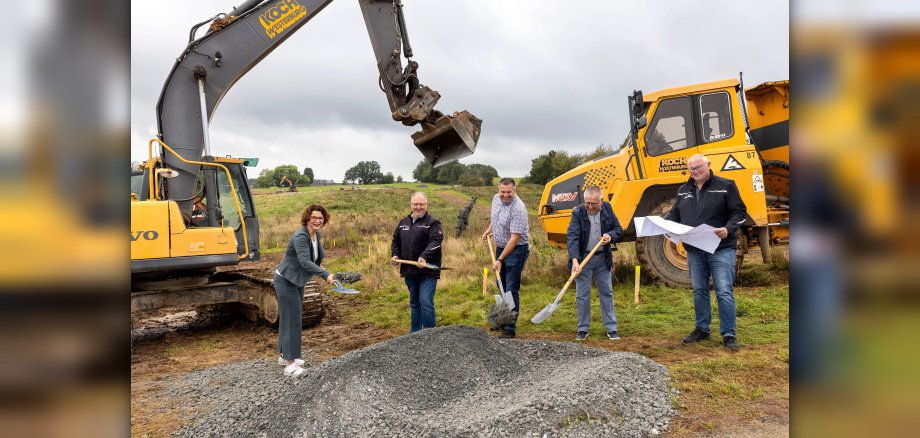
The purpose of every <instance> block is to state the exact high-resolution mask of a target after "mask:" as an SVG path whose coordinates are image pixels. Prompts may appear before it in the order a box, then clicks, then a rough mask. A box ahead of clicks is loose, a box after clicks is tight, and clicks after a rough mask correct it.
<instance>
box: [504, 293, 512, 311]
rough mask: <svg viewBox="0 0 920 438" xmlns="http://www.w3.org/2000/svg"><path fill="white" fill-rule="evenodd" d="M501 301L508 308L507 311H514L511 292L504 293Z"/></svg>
mask: <svg viewBox="0 0 920 438" xmlns="http://www.w3.org/2000/svg"><path fill="white" fill-rule="evenodd" d="M502 300H503V301H504V302H505V304H506V305H507V306H508V309H514V296H513V295H511V292H505V293H503V294H502Z"/></svg>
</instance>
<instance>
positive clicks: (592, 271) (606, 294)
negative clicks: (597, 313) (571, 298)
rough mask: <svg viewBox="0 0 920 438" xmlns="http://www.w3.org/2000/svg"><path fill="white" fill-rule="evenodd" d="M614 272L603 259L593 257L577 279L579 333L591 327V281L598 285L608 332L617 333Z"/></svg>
mask: <svg viewBox="0 0 920 438" xmlns="http://www.w3.org/2000/svg"><path fill="white" fill-rule="evenodd" d="M611 276H612V272H611V271H610V268H608V267H607V262H606V261H605V260H604V258H603V257H592V258H591V260H588V263H586V264H585V267H584V268H582V270H581V274H578V276H577V277H575V309H576V311H577V313H578V331H580V332H586V331H588V329H589V328H590V327H591V279H592V278H593V279H594V284H596V285H597V299H598V301H600V304H601V320H603V321H604V328H605V329H606V330H607V331H608V332H615V331H617V314H616V312H615V311H614V310H613V280H612V278H611Z"/></svg>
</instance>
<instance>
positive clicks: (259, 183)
mask: <svg viewBox="0 0 920 438" xmlns="http://www.w3.org/2000/svg"><path fill="white" fill-rule="evenodd" d="M285 176H286V177H287V179H289V180H291V181H292V182H293V183H294V184H296V185H297V186H300V187H304V186H309V185H310V184H313V169H311V168H309V167H305V168H304V169H303V172H301V171H300V170H299V169H298V168H297V166H295V165H293V164H282V165H280V166H278V167H275V168H274V169H262V171H261V172H259V176H258V177H257V178H256V179H255V183H254V184H253V185H254V186H256V187H260V188H267V187H280V186H281V181H282V179H283V177H285Z"/></svg>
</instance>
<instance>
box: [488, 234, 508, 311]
mask: <svg viewBox="0 0 920 438" xmlns="http://www.w3.org/2000/svg"><path fill="white" fill-rule="evenodd" d="M486 239H488V242H489V255H491V256H492V264H493V265H495V249H493V248H492V236H486ZM493 271H495V279H496V280H498V290H499V292H501V295H496V296H495V303H496V304H501V303H505V305H506V306H508V309H509V310H511V309H513V308H514V297H513V296H512V295H511V292H506V291H505V287H504V286H503V285H502V278H501V277H500V276H499V274H498V271H496V270H494V269H493Z"/></svg>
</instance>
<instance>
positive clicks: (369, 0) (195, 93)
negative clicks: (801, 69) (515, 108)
mask: <svg viewBox="0 0 920 438" xmlns="http://www.w3.org/2000/svg"><path fill="white" fill-rule="evenodd" d="M331 2H332V0H268V1H265V0H248V1H246V2H244V3H243V4H241V5H239V6H237V7H236V8H234V9H233V10H232V11H231V12H230V13H228V14H218V15H216V16H215V17H214V18H213V19H210V20H207V21H204V22H202V23H199V24H198V25H196V26H195V27H193V28H192V31H191V33H190V36H189V43H188V45H187V46H186V48H185V49H184V50H183V51H182V53H181V54H180V55H179V57H178V58H177V60H176V63H175V65H174V66H173V68H172V70H171V71H170V74H169V76H168V77H167V79H166V83H165V84H164V86H163V90H162V92H161V94H160V98H159V101H158V102H157V109H156V110H157V127H158V129H159V134H158V136H159V138H160V140H162V141H163V142H164V143H166V144H167V145H169V146H170V147H171V148H172V149H174V150H175V151H176V152H177V153H178V155H180V156H181V157H182V158H185V159H186V160H190V161H197V160H200V159H201V158H202V156H209V155H211V154H210V150H209V149H210V147H209V144H208V143H209V142H208V124H209V121H210V119H211V117H212V116H213V114H214V112H215V111H216V110H217V107H218V105H219V104H220V102H221V100H222V99H223V97H224V96H225V95H226V94H227V92H228V91H229V90H230V88H231V87H232V86H233V85H234V84H235V83H236V81H238V80H239V79H240V78H241V77H243V75H245V74H246V73H247V72H249V70H251V69H252V68H253V67H254V66H256V65H257V64H258V63H259V62H260V61H261V60H262V59H263V58H265V57H266V56H267V55H268V54H269V53H271V52H272V50H274V49H275V48H277V47H278V46H279V45H280V44H281V43H283V42H284V41H285V40H287V39H288V38H290V37H291V35H293V34H294V32H296V31H297V30H298V29H300V28H301V27H302V26H303V25H304V24H306V23H307V22H308V21H310V19H312V18H313V17H314V16H316V15H317V14H318V13H319V12H320V11H322V10H323V8H325V7H326V6H328V5H329V4H330V3H331ZM358 3H359V5H360V7H361V11H362V14H363V16H364V22H365V25H366V27H367V30H368V35H369V37H370V40H371V45H372V46H373V50H374V55H375V56H376V61H377V67H378V70H379V72H380V75H379V77H378V81H379V84H380V87H381V89H382V90H383V91H384V93H385V95H386V97H387V101H388V102H389V105H390V110H391V112H392V117H393V119H394V120H396V121H398V122H401V123H402V124H404V125H406V126H414V125H420V127H421V131H419V132H417V133H415V134H413V135H412V138H413V143H414V144H415V146H416V147H417V148H418V149H419V151H421V152H422V155H424V157H425V159H426V160H428V162H430V163H432V164H433V165H435V166H438V165H441V164H445V163H448V162H450V161H453V160H456V159H459V158H462V157H464V156H467V155H470V154H472V153H473V152H474V151H475V149H476V144H477V142H478V140H479V132H480V125H481V123H482V122H481V120H479V119H478V118H476V117H475V116H473V115H472V114H470V113H469V112H467V111H461V112H457V113H454V114H452V115H444V114H442V113H441V112H440V111H437V110H435V109H434V107H435V104H436V103H437V101H438V99H440V94H439V93H438V92H437V91H435V90H433V89H431V88H429V87H427V86H425V85H422V84H421V83H420V81H419V78H418V69H419V66H418V63H417V62H415V61H413V60H411V56H412V49H411V46H410V45H409V40H408V32H407V30H406V26H405V20H404V19H403V16H402V2H401V0H396V1H390V0H387V1H380V0H359V1H358ZM204 24H209V26H210V27H209V29H208V31H207V32H206V33H205V34H204V35H203V36H201V37H199V38H195V31H196V30H197V28H198V27H200V26H202V25H204ZM403 56H405V57H406V58H407V59H409V61H408V62H407V64H406V65H405V66H403V63H402V57H403ZM161 156H162V157H163V160H164V165H165V166H166V167H168V168H170V169H174V170H176V171H178V173H179V175H178V176H176V177H174V178H171V179H170V180H168V181H166V182H165V183H164V184H163V187H164V192H165V193H164V194H163V195H165V196H162V197H163V198H164V199H171V200H175V201H176V202H177V203H178V204H179V209H180V211H181V212H182V214H183V215H186V216H187V215H188V214H190V213H191V211H192V209H193V197H194V195H195V191H196V186H197V184H198V180H197V178H198V171H199V169H198V166H196V165H192V164H188V163H185V162H183V161H182V160H179V159H178V158H176V157H173V156H172V155H170V154H165V153H164V154H161Z"/></svg>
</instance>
